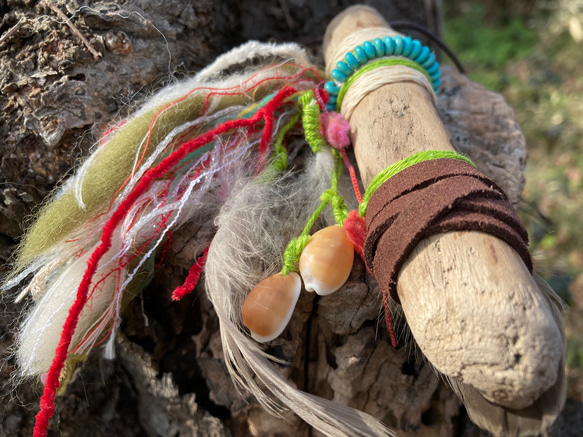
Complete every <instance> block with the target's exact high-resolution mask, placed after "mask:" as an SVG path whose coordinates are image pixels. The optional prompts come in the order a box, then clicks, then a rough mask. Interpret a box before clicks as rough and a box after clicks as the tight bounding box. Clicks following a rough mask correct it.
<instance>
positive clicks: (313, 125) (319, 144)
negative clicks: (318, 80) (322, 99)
mask: <svg viewBox="0 0 583 437" xmlns="http://www.w3.org/2000/svg"><path fill="white" fill-rule="evenodd" d="M298 101H299V103H300V105H301V106H302V124H303V125H304V135H305V137H306V141H307V142H308V144H309V145H310V148H311V149H312V151H313V152H314V153H318V152H319V151H320V150H322V149H323V148H324V146H325V145H326V140H324V137H323V136H322V134H321V133H320V107H319V106H318V102H317V101H316V99H315V98H314V92H313V91H312V90H309V91H306V92H305V93H304V94H302V95H301V96H300V98H299V99H298Z"/></svg>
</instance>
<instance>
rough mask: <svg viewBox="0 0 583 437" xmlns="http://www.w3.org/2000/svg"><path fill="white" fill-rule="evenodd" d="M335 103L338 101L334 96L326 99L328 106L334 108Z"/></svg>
mask: <svg viewBox="0 0 583 437" xmlns="http://www.w3.org/2000/svg"><path fill="white" fill-rule="evenodd" d="M337 101H338V98H337V97H336V96H330V98H329V99H328V104H329V105H334V107H336V102H337Z"/></svg>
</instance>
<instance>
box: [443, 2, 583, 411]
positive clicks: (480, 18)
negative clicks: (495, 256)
mask: <svg viewBox="0 0 583 437" xmlns="http://www.w3.org/2000/svg"><path fill="white" fill-rule="evenodd" d="M444 17H445V26H444V29H445V32H444V37H445V41H446V43H447V44H448V45H450V47H451V48H452V49H453V50H454V52H455V53H457V54H458V56H459V57H460V59H461V61H462V63H463V64H464V66H465V68H466V70H467V71H468V73H469V76H470V77H471V79H472V80H474V81H476V82H479V83H481V84H483V85H484V86H485V87H486V88H488V89H490V90H492V91H496V92H499V93H501V94H503V95H504V96H505V98H506V100H507V101H508V103H509V104H510V105H511V106H512V107H513V108H514V110H515V112H516V120H517V121H518V123H520V125H521V127H522V131H523V133H524V135H525V137H526V141H527V147H528V152H529V161H528V165H527V169H526V186H525V189H524V192H523V195H522V202H521V205H520V209H519V214H520V216H521V218H522V220H523V222H524V223H525V224H526V226H527V229H528V231H529V234H530V239H531V242H530V248H531V253H532V254H533V257H534V261H535V266H536V270H537V271H538V273H539V274H540V275H541V276H542V277H544V278H545V279H546V280H547V281H548V282H549V283H550V284H551V286H552V287H553V288H554V289H555V291H557V292H558V293H559V294H560V295H561V297H563V299H564V300H565V301H566V303H567V311H566V315H565V322H566V325H567V326H566V327H567V334H568V337H569V349H568V357H567V366H568V375H569V392H568V395H569V397H571V398H575V399H577V400H580V401H583V230H582V229H581V226H582V223H583V141H582V140H583V0H486V1H477V0H473V1H472V0H467V1H464V0H461V1H460V0H444Z"/></svg>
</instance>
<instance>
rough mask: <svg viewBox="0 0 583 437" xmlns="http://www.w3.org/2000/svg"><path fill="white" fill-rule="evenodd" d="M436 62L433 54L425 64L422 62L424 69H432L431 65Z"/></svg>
mask: <svg viewBox="0 0 583 437" xmlns="http://www.w3.org/2000/svg"><path fill="white" fill-rule="evenodd" d="M434 62H435V53H431V54H430V55H429V58H427V60H426V61H425V62H420V64H421V66H422V67H423V68H427V67H431V65H432V64H433V63H434Z"/></svg>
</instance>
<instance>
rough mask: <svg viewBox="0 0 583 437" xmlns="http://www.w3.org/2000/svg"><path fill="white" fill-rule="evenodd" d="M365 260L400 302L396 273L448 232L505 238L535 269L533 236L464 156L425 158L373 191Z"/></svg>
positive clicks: (494, 185)
mask: <svg viewBox="0 0 583 437" xmlns="http://www.w3.org/2000/svg"><path fill="white" fill-rule="evenodd" d="M366 224H367V236H366V241H365V243H364V257H365V262H366V265H367V266H368V268H369V269H370V270H371V272H372V273H373V274H374V276H375V277H376V278H377V280H378V281H379V284H380V285H381V287H383V289H385V290H386V291H387V292H388V293H389V294H390V296H391V297H392V298H393V300H394V301H395V302H397V303H399V296H398V295H397V277H398V275H399V271H400V270H401V267H402V266H403V264H404V263H405V260H406V259H407V257H408V256H409V253H411V251H412V250H413V249H414V248H415V246H416V245H417V243H418V242H419V241H421V240H422V239H424V238H427V237H429V236H431V235H435V234H440V233H444V232H448V231H481V232H486V233H489V234H492V235H495V236H496V237H498V238H500V239H502V240H504V241H505V242H506V243H508V244H509V245H510V246H511V247H512V248H514V250H516V252H517V253H518V254H519V255H520V257H521V258H522V260H523V261H524V263H525V265H526V267H527V268H528V270H529V271H530V272H531V273H532V260H531V258H530V253H529V252H528V247H527V246H528V235H527V233H526V230H525V229H524V226H523V225H522V223H521V222H520V220H519V218H518V215H517V214H516V211H515V210H514V208H513V207H512V205H510V203H509V202H508V199H507V197H506V195H505V194H504V192H503V191H502V189H501V188H500V187H498V185H496V183H495V182H494V181H493V180H491V179H490V178H488V177H487V176H486V175H484V174H483V173H481V172H480V171H479V170H478V169H476V168H475V167H474V166H472V165H470V164H468V163H466V162H464V161H461V160H459V159H450V158H441V159H432V160H428V161H423V162H420V163H418V164H415V165H412V166H411V167H408V168H406V169H405V170H402V171H400V172H399V173H397V174H396V175H394V176H393V177H391V178H390V179H389V180H387V181H386V182H385V183H384V184H383V185H381V186H380V187H379V188H378V189H377V190H376V191H375V192H374V194H373V195H372V197H371V199H370V201H369V203H368V208H367V213H366Z"/></svg>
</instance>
